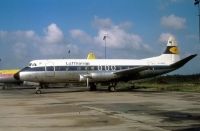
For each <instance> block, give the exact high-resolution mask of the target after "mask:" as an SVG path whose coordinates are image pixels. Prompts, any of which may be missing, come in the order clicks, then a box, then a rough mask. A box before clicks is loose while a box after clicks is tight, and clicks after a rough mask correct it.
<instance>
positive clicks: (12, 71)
mask: <svg viewBox="0 0 200 131" xmlns="http://www.w3.org/2000/svg"><path fill="white" fill-rule="evenodd" d="M18 71H19V69H11V70H0V74H15V73H17V72H18Z"/></svg>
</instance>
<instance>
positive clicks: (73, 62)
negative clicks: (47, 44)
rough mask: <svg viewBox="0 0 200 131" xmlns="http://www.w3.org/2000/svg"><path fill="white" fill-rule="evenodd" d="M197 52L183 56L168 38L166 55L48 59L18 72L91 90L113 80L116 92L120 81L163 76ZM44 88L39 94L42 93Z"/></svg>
mask: <svg viewBox="0 0 200 131" xmlns="http://www.w3.org/2000/svg"><path fill="white" fill-rule="evenodd" d="M195 56H196V54H194V55H190V56H188V57H186V58H183V59H180V56H179V49H178V47H177V42H176V40H175V39H174V38H173V37H170V38H169V39H168V43H167V48H166V50H165V51H164V53H163V54H161V55H160V56H156V57H151V58H145V59H140V60H135V59H90V60H88V59H47V60H33V61H31V62H30V63H29V66H27V67H25V68H24V69H22V70H21V71H20V72H18V73H17V74H16V75H15V78H17V79H19V80H21V81H30V82H37V83H40V87H43V86H45V85H47V84H49V83H72V82H76V83H77V82H85V83H87V86H88V87H90V90H91V91H94V90H96V85H97V83H109V86H108V90H109V91H115V90H116V85H117V83H118V82H119V81H130V80H139V79H145V78H150V77H155V76H158V75H162V74H165V73H168V72H171V71H173V70H176V69H178V68H180V67H182V66H183V65H184V64H185V63H187V62H188V61H190V60H191V59H192V58H194V57H195ZM40 87H38V88H37V89H36V93H41V90H40Z"/></svg>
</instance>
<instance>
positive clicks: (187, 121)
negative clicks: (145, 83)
mask: <svg viewBox="0 0 200 131" xmlns="http://www.w3.org/2000/svg"><path fill="white" fill-rule="evenodd" d="M42 91H43V93H42V94H34V92H35V91H34V89H33V88H31V89H29V88H24V87H23V88H21V87H14V88H8V89H6V90H1V89H0V131H1V130H2V131H55V130H57V131H68V130H69V131H94V130H95V131H167V130H174V131H188V130H189V131H190V130H195V131H199V130H200V93H191V92H174V91H173V92H166V91H165V92H160V91H151V90H119V91H117V92H108V91H107V90H104V89H101V90H100V91H94V92H90V91H88V89H87V88H86V87H71V88H50V89H43V90H42Z"/></svg>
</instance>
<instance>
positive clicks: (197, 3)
mask: <svg viewBox="0 0 200 131" xmlns="http://www.w3.org/2000/svg"><path fill="white" fill-rule="evenodd" d="M199 3H200V0H194V5H195V6H196V5H198V6H197V8H198V16H199V43H200V5H199Z"/></svg>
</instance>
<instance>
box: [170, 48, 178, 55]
mask: <svg viewBox="0 0 200 131" xmlns="http://www.w3.org/2000/svg"><path fill="white" fill-rule="evenodd" d="M169 51H170V52H171V53H173V54H179V49H178V48H177V47H172V48H170V49H169Z"/></svg>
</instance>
